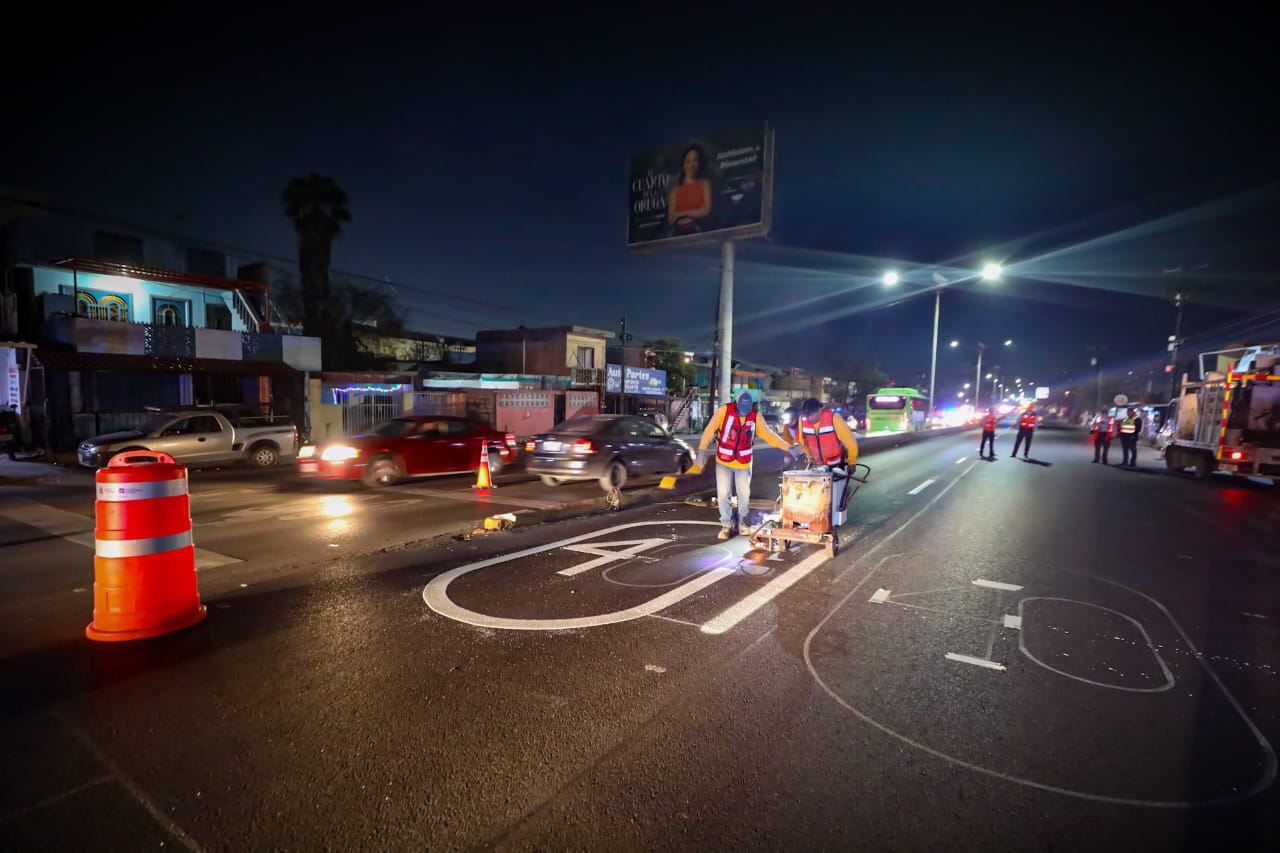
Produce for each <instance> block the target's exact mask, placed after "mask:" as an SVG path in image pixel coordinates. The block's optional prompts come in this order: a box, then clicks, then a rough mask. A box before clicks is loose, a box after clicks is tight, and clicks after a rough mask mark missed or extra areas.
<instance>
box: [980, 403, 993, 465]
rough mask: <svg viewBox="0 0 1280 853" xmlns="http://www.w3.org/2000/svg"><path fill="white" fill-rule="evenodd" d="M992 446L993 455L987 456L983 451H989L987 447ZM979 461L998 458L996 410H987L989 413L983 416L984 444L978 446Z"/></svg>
mask: <svg viewBox="0 0 1280 853" xmlns="http://www.w3.org/2000/svg"><path fill="white" fill-rule="evenodd" d="M988 444H990V445H991V455H990V456H987V455H986V454H985V453H984V452H983V451H985V450H986V449H987V445H988ZM978 458H979V459H995V458H996V412H995V409H987V413H986V414H985V415H983V416H982V443H981V444H979V445H978Z"/></svg>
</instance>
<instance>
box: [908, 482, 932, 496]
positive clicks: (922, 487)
mask: <svg viewBox="0 0 1280 853" xmlns="http://www.w3.org/2000/svg"><path fill="white" fill-rule="evenodd" d="M935 482H937V481H936V480H925V481H924V482H923V483H921V484H920V485H918V486H916V487H915V488H914V489H912V490H911V491H909V492H907V494H909V495H918V494H920V493H921V492H923V491H924V490H925V489H927V488H929V487H930V486H932V485H933V484H934V483H935Z"/></svg>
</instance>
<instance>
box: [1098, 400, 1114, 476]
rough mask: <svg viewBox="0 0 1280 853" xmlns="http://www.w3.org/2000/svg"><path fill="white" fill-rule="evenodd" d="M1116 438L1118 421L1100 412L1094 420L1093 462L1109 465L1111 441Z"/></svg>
mask: <svg viewBox="0 0 1280 853" xmlns="http://www.w3.org/2000/svg"><path fill="white" fill-rule="evenodd" d="M1115 436H1116V419H1115V417H1114V416H1113V415H1109V414H1107V413H1106V412H1099V413H1098V415H1097V416H1095V417H1094V419H1093V461H1094V462H1099V461H1100V462H1102V464H1103V465H1108V464H1110V463H1108V462H1107V453H1108V452H1109V451H1110V450H1111V439H1113V438H1115Z"/></svg>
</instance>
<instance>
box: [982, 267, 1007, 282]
mask: <svg viewBox="0 0 1280 853" xmlns="http://www.w3.org/2000/svg"><path fill="white" fill-rule="evenodd" d="M1002 272H1004V270H1003V269H1002V268H1001V266H1000V265H999V264H993V263H989V264H986V265H984V266H983V267H982V280H983V281H999V280H1000V273H1002Z"/></svg>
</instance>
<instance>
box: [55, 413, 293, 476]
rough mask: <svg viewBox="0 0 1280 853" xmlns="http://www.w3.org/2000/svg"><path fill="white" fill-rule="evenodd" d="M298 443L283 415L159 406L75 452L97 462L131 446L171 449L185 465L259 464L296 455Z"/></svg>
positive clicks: (88, 461)
mask: <svg viewBox="0 0 1280 853" xmlns="http://www.w3.org/2000/svg"><path fill="white" fill-rule="evenodd" d="M297 449H298V430H297V428H296V427H295V426H294V425H293V421H291V420H290V419H289V418H284V417H261V418H232V417H228V416H227V415H225V414H223V413H222V412H215V411H211V410H208V409H196V410H194V411H185V412H158V413H156V414H155V415H154V416H152V418H151V420H150V421H149V422H148V423H145V424H143V425H142V427H140V428H139V429H136V430H124V431H122V432H110V433H107V434H105V435H99V436H95V437H93V438H90V439H87V440H85V441H82V442H80V446H79V447H78V448H77V450H76V457H77V458H78V459H79V461H80V464H81V465H84V466H85V467H88V468H98V467H101V466H103V465H106V464H107V463H108V462H110V461H111V457H112V456H115V455H116V454H117V453H123V452H124V451H126V450H151V451H155V452H158V453H167V454H169V455H170V456H172V457H173V458H174V459H175V460H176V461H178V462H181V463H182V464H184V465H213V464H217V463H228V462H248V463H249V464H251V465H256V466H258V467H260V468H268V467H270V466H272V465H275V464H276V463H277V462H278V461H280V460H281V459H285V460H288V459H292V458H293V456H294V454H295V453H296V452H297Z"/></svg>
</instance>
